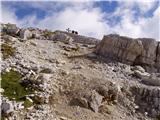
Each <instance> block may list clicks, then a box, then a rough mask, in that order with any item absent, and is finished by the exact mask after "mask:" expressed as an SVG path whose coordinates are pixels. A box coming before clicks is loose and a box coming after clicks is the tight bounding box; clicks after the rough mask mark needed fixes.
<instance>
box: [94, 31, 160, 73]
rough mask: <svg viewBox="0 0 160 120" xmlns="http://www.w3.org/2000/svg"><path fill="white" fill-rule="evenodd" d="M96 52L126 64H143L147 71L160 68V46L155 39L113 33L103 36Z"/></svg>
mask: <svg viewBox="0 0 160 120" xmlns="http://www.w3.org/2000/svg"><path fill="white" fill-rule="evenodd" d="M95 52H96V53H97V54H99V55H102V56H104V57H109V58H112V59H116V60H118V61H120V62H123V63H126V64H130V65H135V64H136V65H142V66H143V67H144V68H145V69H147V71H150V70H155V68H156V70H157V71H159V70H160V57H159V56H160V48H159V43H158V42H157V41H155V40H154V39H149V38H142V39H140V38H138V39H132V38H128V37H123V36H119V35H114V34H111V35H107V36H104V37H103V39H102V41H101V42H100V43H99V44H98V45H97V46H96V51H95Z"/></svg>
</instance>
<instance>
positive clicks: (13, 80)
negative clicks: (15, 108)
mask: <svg viewBox="0 0 160 120" xmlns="http://www.w3.org/2000/svg"><path fill="white" fill-rule="evenodd" d="M1 77H2V80H1V87H2V88H3V89H4V93H3V95H4V96H6V97H8V98H9V99H13V98H15V100H17V101H20V100H21V98H23V97H24V96H25V95H28V94H31V93H32V92H33V91H30V90H29V89H27V90H26V88H25V87H23V86H22V85H21V84H20V80H21V78H22V75H21V74H20V73H19V72H17V71H14V70H11V71H10V72H5V73H2V75H1Z"/></svg>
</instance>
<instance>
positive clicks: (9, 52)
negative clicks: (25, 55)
mask: <svg viewBox="0 0 160 120" xmlns="http://www.w3.org/2000/svg"><path fill="white" fill-rule="evenodd" d="M1 51H2V55H3V59H7V58H9V57H11V56H14V55H15V52H16V49H15V48H13V47H12V46H11V45H9V44H7V43H3V44H2V45H1Z"/></svg>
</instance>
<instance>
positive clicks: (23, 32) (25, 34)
mask: <svg viewBox="0 0 160 120" xmlns="http://www.w3.org/2000/svg"><path fill="white" fill-rule="evenodd" d="M20 38H22V39H24V40H27V39H30V38H32V32H31V31H29V30H28V29H21V30H20Z"/></svg>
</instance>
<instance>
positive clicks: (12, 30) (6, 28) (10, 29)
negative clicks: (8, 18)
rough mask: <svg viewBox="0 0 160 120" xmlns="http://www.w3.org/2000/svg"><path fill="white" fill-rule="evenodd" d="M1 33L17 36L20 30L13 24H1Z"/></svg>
mask: <svg viewBox="0 0 160 120" xmlns="http://www.w3.org/2000/svg"><path fill="white" fill-rule="evenodd" d="M1 29H2V32H6V33H8V34H11V35H17V34H18V33H19V31H20V29H19V28H18V27H17V26H16V25H15V24H10V23H8V24H2V25H1Z"/></svg>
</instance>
